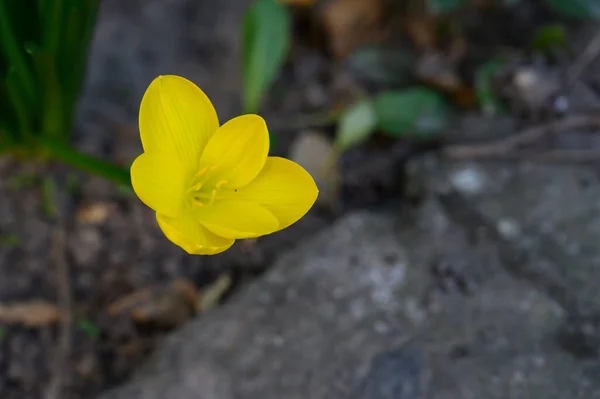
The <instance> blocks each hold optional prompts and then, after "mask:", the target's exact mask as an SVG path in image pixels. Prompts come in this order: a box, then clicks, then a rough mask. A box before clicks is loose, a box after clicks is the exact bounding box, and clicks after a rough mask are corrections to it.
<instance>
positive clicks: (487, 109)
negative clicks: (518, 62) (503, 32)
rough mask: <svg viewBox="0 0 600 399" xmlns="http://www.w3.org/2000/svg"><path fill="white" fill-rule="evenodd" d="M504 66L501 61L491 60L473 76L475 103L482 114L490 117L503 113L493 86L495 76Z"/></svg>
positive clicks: (502, 107)
mask: <svg viewBox="0 0 600 399" xmlns="http://www.w3.org/2000/svg"><path fill="white" fill-rule="evenodd" d="M504 65H505V64H504V62H503V61H501V60H494V59H492V60H489V61H488V62H486V63H484V64H482V65H480V66H479V68H477V72H476V74H475V92H476V94H477V101H478V102H479V106H480V107H481V109H482V110H483V112H484V113H485V114H487V115H490V116H491V115H497V114H499V113H501V112H503V111H504V106H503V104H502V102H501V101H500V100H499V99H498V97H497V95H496V90H494V85H493V82H494V78H495V76H496V74H497V73H498V71H499V70H500V69H502V68H503V67H504Z"/></svg>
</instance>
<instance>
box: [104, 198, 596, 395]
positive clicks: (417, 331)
mask: <svg viewBox="0 0 600 399" xmlns="http://www.w3.org/2000/svg"><path fill="white" fill-rule="evenodd" d="M480 227H481V226H479V225H470V224H464V225H463V224H462V223H459V222H456V218H455V217H454V215H452V208H451V207H448V206H446V205H445V204H444V201H439V200H438V199H437V198H435V197H431V198H428V199H426V200H425V201H424V203H423V204H422V205H421V206H420V207H418V209H405V210H403V211H402V212H400V211H399V210H397V209H389V210H388V211H386V212H381V213H356V214H351V215H349V216H347V217H345V218H344V219H342V220H341V221H339V222H338V223H337V224H336V225H334V226H333V227H331V228H330V229H328V230H326V231H324V232H323V233H322V234H320V235H318V236H316V237H314V239H312V240H311V241H309V242H307V243H305V244H303V245H301V246H299V247H298V248H296V249H295V250H293V251H291V252H290V253H288V254H287V255H285V256H283V257H282V258H280V259H279V261H278V262H276V264H275V266H274V267H273V268H272V269H271V270H270V271H269V272H268V273H267V274H266V275H265V276H263V277H262V278H261V279H259V280H257V281H256V282H255V283H253V284H252V285H251V286H249V287H247V289H246V290H244V291H243V292H240V293H238V295H237V296H236V297H234V298H232V299H231V301H230V302H229V303H228V304H226V305H224V306H223V307H221V308H218V309H215V310H214V311H212V312H210V313H208V314H206V315H205V316H204V317H202V318H200V319H198V320H196V321H194V322H192V323H190V324H189V325H187V326H185V327H184V328H183V329H182V330H180V331H179V332H177V333H175V334H173V335H172V336H171V337H170V339H168V340H167V342H166V343H165V345H164V347H163V348H162V349H161V350H160V351H158V352H157V353H156V354H155V356H153V358H152V360H151V361H150V362H149V363H148V364H147V366H146V367H145V368H143V369H142V370H141V371H140V372H139V374H138V375H137V377H136V378H134V379H133V380H132V381H131V382H130V383H129V384H127V385H125V386H123V387H121V388H118V389H116V390H114V391H112V392H109V393H107V394H106V395H104V396H103V397H102V399H121V398H123V399H125V398H127V399H154V398H165V397H168V398H172V399H192V398H194V399H195V398H203V399H217V398H218V399H230V398H231V399H233V398H248V399H252V398H257V399H258V398H261V399H280V398H286V399H296V398H298V399H300V398H311V399H325V398H327V399H329V398H349V399H387V398H393V399H408V398H410V399H418V398H436V399H437V398H442V399H446V398H447V399H453V398H463V399H471V398H473V399H475V398H490V399H495V398H497V399H505V398H519V399H520V398H523V399H525V398H556V399H559V398H561V399H562V398H586V399H587V398H597V397H600V381H599V380H598V379H597V378H595V377H594V376H597V372H598V370H599V369H600V364H599V363H598V362H596V361H594V360H590V361H587V362H582V361H579V360H577V359H576V358H575V357H573V356H572V355H571V354H570V353H569V352H568V351H565V350H564V349H563V348H562V346H561V345H560V343H559V342H558V340H557V339H556V336H557V333H558V331H559V330H560V327H561V325H562V323H564V319H565V310H564V308H563V307H562V306H561V304H560V301H557V300H555V298H553V297H552V296H551V295H550V294H549V293H547V292H545V290H544V289H542V288H538V287H537V286H535V285H534V284H531V283H530V282H529V281H527V280H526V279H521V278H517V277H515V276H514V275H513V273H512V272H509V271H507V268H506V267H505V266H506V265H505V262H504V261H503V257H502V256H500V252H501V251H503V247H502V246H501V245H499V244H498V240H497V239H496V238H495V235H494V234H495V232H494V231H492V230H490V229H482V228H480Z"/></svg>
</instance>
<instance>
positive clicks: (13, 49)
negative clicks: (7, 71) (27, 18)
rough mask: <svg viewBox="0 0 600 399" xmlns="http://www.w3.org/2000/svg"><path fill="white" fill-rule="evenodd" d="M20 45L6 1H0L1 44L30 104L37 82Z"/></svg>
mask: <svg viewBox="0 0 600 399" xmlns="http://www.w3.org/2000/svg"><path fill="white" fill-rule="evenodd" d="M18 43H19V41H18V40H17V37H16V35H15V33H14V31H13V29H12V26H11V24H10V20H9V18H8V11H7V9H6V1H5V0H0V44H1V45H2V47H4V52H5V53H6V56H7V60H8V63H9V65H12V66H13V67H14V68H15V72H16V74H17V75H18V77H19V82H20V84H21V85H22V87H23V90H24V91H25V97H26V100H27V101H28V103H30V102H31V101H32V100H33V98H34V93H35V80H34V78H33V74H32V72H31V69H30V68H29V65H28V64H27V60H26V59H25V54H24V52H23V51H22V49H19V44H18Z"/></svg>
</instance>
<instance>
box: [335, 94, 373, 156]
mask: <svg viewBox="0 0 600 399" xmlns="http://www.w3.org/2000/svg"><path fill="white" fill-rule="evenodd" d="M376 127H377V115H376V114H375V107H374V105H373V101H372V100H370V99H364V100H361V101H359V102H357V103H355V104H353V105H351V106H349V107H348V108H346V109H345V110H344V112H343V113H342V115H341V117H340V120H339V123H338V128H337V133H336V143H335V146H336V148H337V149H338V150H340V151H345V150H347V149H348V148H350V147H352V146H355V145H357V144H360V143H362V142H363V141H365V140H366V139H367V138H369V136H370V135H371V134H373V132H374V131H375V129H376Z"/></svg>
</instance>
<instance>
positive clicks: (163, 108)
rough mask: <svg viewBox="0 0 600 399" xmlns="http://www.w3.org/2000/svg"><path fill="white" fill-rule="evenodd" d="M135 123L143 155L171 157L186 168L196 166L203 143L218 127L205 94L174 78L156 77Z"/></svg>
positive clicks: (169, 76) (176, 77)
mask: <svg viewBox="0 0 600 399" xmlns="http://www.w3.org/2000/svg"><path fill="white" fill-rule="evenodd" d="M139 124H140V137H141V139H142V146H143V147H144V151H145V152H164V153H168V154H171V155H173V156H176V157H178V158H179V160H180V161H181V163H183V164H184V166H185V167H186V168H188V169H197V168H198V167H199V161H200V155H201V154H202V151H203V150H204V147H205V146H206V143H207V142H208V140H209V139H210V138H211V136H212V135H213V134H214V133H215V132H216V131H217V129H218V128H219V120H218V118H217V113H216V111H215V108H214V107H213V105H212V103H211V102H210V100H209V99H208V97H207V96H206V94H204V92H203V91H202V90H200V88H199V87H198V86H196V85H195V84H194V83H192V82H190V81H189V80H187V79H185V78H182V77H179V76H174V75H165V76H159V77H157V78H156V79H154V80H153V81H152V83H150V86H149V87H148V89H147V90H146V93H145V94H144V97H143V98H142V103H141V105H140V115H139Z"/></svg>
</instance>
